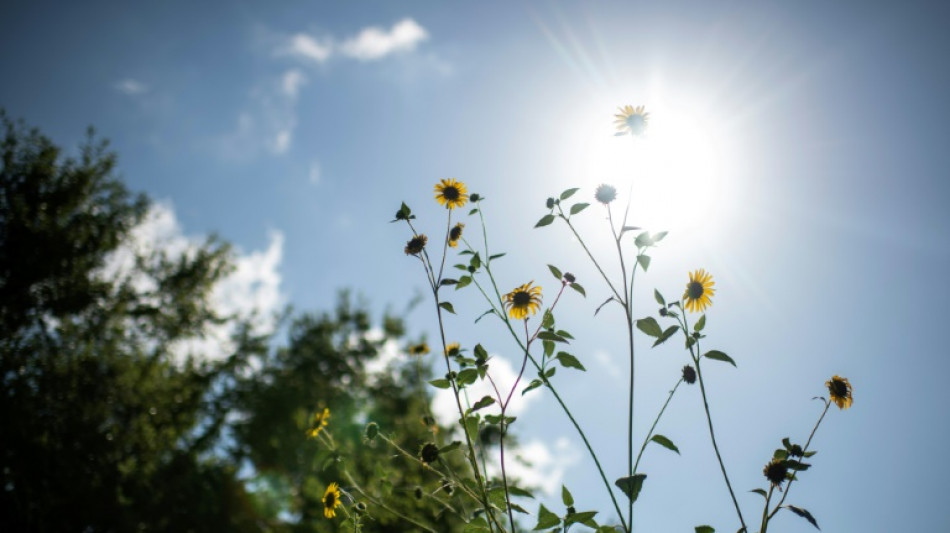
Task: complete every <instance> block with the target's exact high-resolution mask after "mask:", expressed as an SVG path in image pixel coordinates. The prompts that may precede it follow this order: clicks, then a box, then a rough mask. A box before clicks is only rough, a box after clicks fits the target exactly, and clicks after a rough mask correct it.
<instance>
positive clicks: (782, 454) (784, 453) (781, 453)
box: [772, 450, 788, 459]
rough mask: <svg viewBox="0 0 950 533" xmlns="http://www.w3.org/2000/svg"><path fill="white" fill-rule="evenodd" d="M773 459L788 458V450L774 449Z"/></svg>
mask: <svg viewBox="0 0 950 533" xmlns="http://www.w3.org/2000/svg"><path fill="white" fill-rule="evenodd" d="M772 458H773V459H788V452H787V451H785V450H775V453H773V454H772Z"/></svg>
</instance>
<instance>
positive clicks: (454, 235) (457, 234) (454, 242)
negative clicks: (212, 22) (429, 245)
mask: <svg viewBox="0 0 950 533" xmlns="http://www.w3.org/2000/svg"><path fill="white" fill-rule="evenodd" d="M463 228H465V224H462V223H461V222H459V223H457V224H455V225H454V226H452V229H450V230H449V246H451V247H452V248H455V247H456V246H458V245H459V239H461V238H462V229H463Z"/></svg>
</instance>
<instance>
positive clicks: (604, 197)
mask: <svg viewBox="0 0 950 533" xmlns="http://www.w3.org/2000/svg"><path fill="white" fill-rule="evenodd" d="M594 198H596V199H597V201H598V202H600V203H602V204H604V205H607V204H609V203H610V202H613V201H614V200H616V199H617V189H616V188H614V186H613V185H607V184H606V183H604V184H601V185H599V186H598V187H597V190H595V191H594Z"/></svg>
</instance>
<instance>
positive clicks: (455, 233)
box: [449, 226, 462, 241]
mask: <svg viewBox="0 0 950 533" xmlns="http://www.w3.org/2000/svg"><path fill="white" fill-rule="evenodd" d="M461 236H462V228H461V227H459V226H455V227H454V228H452V230H451V231H450V232H449V240H452V241H457V240H459V237H461Z"/></svg>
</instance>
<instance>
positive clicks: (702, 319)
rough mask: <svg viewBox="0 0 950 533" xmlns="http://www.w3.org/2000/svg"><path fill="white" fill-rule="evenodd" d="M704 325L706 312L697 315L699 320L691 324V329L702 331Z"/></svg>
mask: <svg viewBox="0 0 950 533" xmlns="http://www.w3.org/2000/svg"><path fill="white" fill-rule="evenodd" d="M704 327H706V314H705V313H703V316H701V317H699V320H697V321H696V324H695V325H694V326H693V331H702V330H703V328H704Z"/></svg>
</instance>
